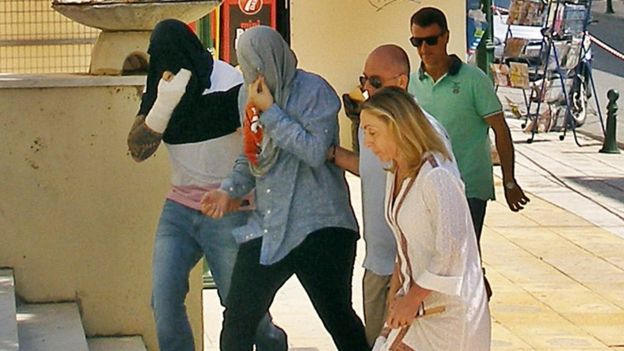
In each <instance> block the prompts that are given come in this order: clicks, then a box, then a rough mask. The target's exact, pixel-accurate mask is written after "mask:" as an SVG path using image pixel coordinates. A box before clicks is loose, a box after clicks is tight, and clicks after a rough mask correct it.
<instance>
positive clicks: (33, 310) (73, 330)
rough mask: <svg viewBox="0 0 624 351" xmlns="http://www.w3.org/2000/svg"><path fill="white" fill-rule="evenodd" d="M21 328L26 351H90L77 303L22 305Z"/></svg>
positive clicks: (20, 314) (19, 314)
mask: <svg viewBox="0 0 624 351" xmlns="http://www.w3.org/2000/svg"><path fill="white" fill-rule="evenodd" d="M17 326H18V334H19V345H20V350H22V351H89V348H88V346H87V339H86V338H85V333H84V329H83V328H82V321H81V319H80V313H79V311H78V305H76V304H75V303H50V304H23V305H20V306H19V307H18V308H17Z"/></svg>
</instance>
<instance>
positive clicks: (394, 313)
mask: <svg viewBox="0 0 624 351" xmlns="http://www.w3.org/2000/svg"><path fill="white" fill-rule="evenodd" d="M430 292H431V290H427V289H424V288H421V287H420V286H418V285H416V284H412V286H411V287H410V290H409V291H408V292H407V294H405V295H403V296H396V297H395V298H394V299H393V300H392V301H390V306H388V316H387V318H386V323H387V324H388V326H389V327H390V328H392V329H397V328H402V327H407V326H409V325H410V324H412V322H414V319H416V315H417V314H418V309H419V308H420V305H421V304H422V302H423V300H424V299H425V297H427V295H429V293H430Z"/></svg>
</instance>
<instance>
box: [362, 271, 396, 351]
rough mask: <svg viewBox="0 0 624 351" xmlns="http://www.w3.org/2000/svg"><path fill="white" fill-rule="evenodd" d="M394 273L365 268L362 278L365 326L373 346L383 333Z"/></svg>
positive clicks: (368, 339)
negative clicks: (383, 272) (388, 273)
mask: <svg viewBox="0 0 624 351" xmlns="http://www.w3.org/2000/svg"><path fill="white" fill-rule="evenodd" d="M391 277H392V275H377V274H375V273H373V272H371V271H369V270H368V269H365V270H364V278H363V279H362V294H363V297H364V298H363V301H364V327H365V329H366V340H367V341H368V344H369V345H370V346H373V344H374V343H375V339H377V337H378V336H379V333H381V329H382V328H383V326H384V322H385V321H386V313H387V312H388V306H387V304H386V301H387V298H388V289H389V288H390V278H391Z"/></svg>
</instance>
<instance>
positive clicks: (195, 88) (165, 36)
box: [139, 19, 214, 143]
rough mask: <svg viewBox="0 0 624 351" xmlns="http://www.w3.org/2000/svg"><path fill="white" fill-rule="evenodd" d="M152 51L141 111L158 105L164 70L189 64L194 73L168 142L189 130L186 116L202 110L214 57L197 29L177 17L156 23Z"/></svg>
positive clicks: (175, 114)
mask: <svg viewBox="0 0 624 351" xmlns="http://www.w3.org/2000/svg"><path fill="white" fill-rule="evenodd" d="M148 53H149V54H150V62H149V71H148V74H147V86H146V91H145V94H143V97H142V100H141V107H140V109H139V114H140V115H147V114H148V112H149V110H150V109H151V108H152V106H153V105H154V101H155V100H156V97H157V95H158V82H159V81H160V78H161V77H162V74H163V72H165V71H171V72H172V73H174V74H177V73H178V72H179V71H180V69H181V68H185V69H187V70H189V71H191V73H192V76H191V79H190V81H189V83H188V85H187V87H186V92H185V94H184V96H182V99H181V100H180V103H179V104H178V105H177V107H176V108H175V110H174V111H173V114H172V116H171V119H170V120H169V124H168V126H167V129H166V130H165V133H164V135H163V140H164V141H165V142H172V143H175V142H176V140H175V139H176V138H179V136H182V135H184V134H185V133H187V131H188V130H189V126H188V125H186V124H185V116H188V115H193V114H195V113H199V110H200V108H199V107H200V98H201V96H202V93H203V92H204V90H206V89H208V88H210V86H211V81H210V75H211V74H212V68H213V62H214V61H213V59H212V55H211V54H210V53H209V52H208V51H207V50H206V49H204V47H203V45H202V43H201V42H200V41H199V39H198V38H197V36H196V35H195V33H193V31H192V30H191V29H190V28H189V27H188V26H187V25H186V24H185V23H183V22H180V21H178V20H174V19H168V20H164V21H161V22H159V23H158V24H157V25H156V27H154V30H153V31H152V35H151V38H150V44H149V48H148Z"/></svg>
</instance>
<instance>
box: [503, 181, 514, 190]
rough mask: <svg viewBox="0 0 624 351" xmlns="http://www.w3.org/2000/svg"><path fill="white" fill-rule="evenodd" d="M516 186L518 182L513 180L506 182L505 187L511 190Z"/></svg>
mask: <svg viewBox="0 0 624 351" xmlns="http://www.w3.org/2000/svg"><path fill="white" fill-rule="evenodd" d="M515 187H516V182H515V181H513V180H512V181H509V182H507V183H505V188H507V189H509V190H511V189H513V188H515Z"/></svg>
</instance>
